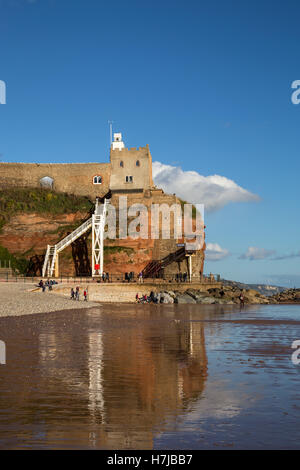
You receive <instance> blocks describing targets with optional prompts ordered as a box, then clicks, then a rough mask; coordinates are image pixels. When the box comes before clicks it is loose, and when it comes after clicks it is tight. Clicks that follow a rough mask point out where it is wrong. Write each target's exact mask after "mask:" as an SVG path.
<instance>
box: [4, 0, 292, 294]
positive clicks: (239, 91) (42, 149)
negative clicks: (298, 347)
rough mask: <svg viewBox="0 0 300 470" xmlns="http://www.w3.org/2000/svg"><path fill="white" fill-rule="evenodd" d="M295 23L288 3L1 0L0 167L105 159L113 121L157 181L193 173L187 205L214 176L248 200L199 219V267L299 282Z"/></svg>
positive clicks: (249, 278)
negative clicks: (207, 251)
mask: <svg viewBox="0 0 300 470" xmlns="http://www.w3.org/2000/svg"><path fill="white" fill-rule="evenodd" d="M299 15H300V4H299V2H297V1H289V0H288V1H285V2H283V1H276V0H275V1H274V0H272V1H267V0H262V1H247V0H243V1H227V0H222V1H221V0H220V1H210V2H202V1H190V0H186V1H176V0H172V1H169V0H163V1H158V0H155V1H148V2H140V1H131V0H128V1H126V2H124V1H111V2H102V1H99V0H97V1H96V0H72V2H70V1H69V0H35V1H34V0H0V80H4V81H5V82H6V85H7V104H6V105H0V153H1V154H2V156H1V158H2V160H3V161H24V162H82V161H99V162H105V161H108V159H109V153H108V148H109V132H108V125H107V121H108V120H109V119H112V120H114V121H115V127H114V129H115V131H121V132H122V133H123V136H124V140H125V143H126V146H129V147H134V146H143V145H145V144H146V143H148V144H149V145H150V149H151V153H152V156H153V160H154V161H156V162H160V163H161V164H163V165H166V166H167V168H165V172H166V173H165V176H166V175H167V171H170V172H172V171H175V170H174V167H175V168H176V171H180V175H181V177H182V178H183V179H182V181H183V182H186V178H187V177H188V176H189V175H187V174H186V172H187V171H194V172H197V174H199V175H200V176H199V185H198V186H197V185H196V186H194V188H193V194H191V197H190V199H193V200H195V198H197V197H198V195H199V196H202V195H203V187H202V186H201V185H202V183H201V181H202V180H201V178H202V177H208V176H212V175H219V176H222V177H225V178H226V180H224V184H225V186H226V185H227V183H228V181H233V182H234V183H235V184H236V185H237V187H239V188H242V189H243V190H246V191H247V192H248V193H247V194H248V196H247V194H246V196H245V197H243V198H240V190H237V189H236V188H233V191H232V202H231V199H230V197H231V196H230V197H228V192H227V195H226V194H225V193H224V204H223V206H222V207H214V205H213V204H212V207H211V210H210V212H209V211H206V225H207V229H206V237H207V243H209V244H210V247H211V255H210V256H208V258H220V259H219V260H217V261H212V260H211V261H210V260H208V261H207V263H206V272H210V271H212V272H215V273H220V274H221V275H222V276H224V277H226V278H229V279H236V280H241V281H246V282H273V283H277V284H284V285H292V286H294V285H298V286H300V270H299V261H300V256H299V251H300V242H299V227H300V222H299V215H298V201H299V157H298V155H299V150H298V149H299V142H298V140H299V139H298V136H299V126H300V105H294V104H292V102H291V94H292V89H291V83H292V82H293V81H294V80H297V79H300V66H299V63H300V61H299V55H300V53H299V43H300V28H299ZM178 167H181V170H182V171H181V170H180V169H178ZM172 168H173V170H172ZM169 174H171V173H169ZM178 174H179V173H178ZM227 180H228V181H227ZM203 181H204V184H205V185H206V186H205V187H207V188H208V190H210V191H213V190H214V186H211V181H210V179H204V180H203ZM228 184H229V185H230V184H231V183H228ZM222 185H223V183H222V184H221V186H220V187H219V190H220V198H222V197H223V193H222V191H223V190H224V187H223V186H224V185H223V186H222ZM182 186H184V185H182ZM185 188H186V189H185V191H187V189H188V184H187V185H186V184H185ZM197 188H198V189H199V193H197V190H198V189H197ZM201 188H202V189H201ZM225 192H226V191H225ZM209 194H211V193H209ZM230 194H231V193H230ZM255 196H258V197H259V200H258V197H255ZM211 198H212V201H213V200H214V194H213V193H212V196H211ZM241 199H242V200H241ZM198 202H199V203H201V202H203V201H201V200H199V201H198ZM204 202H205V203H207V200H205V201H204ZM216 245H218V249H220V250H219V251H218V249H217V250H215V249H216ZM249 247H252V248H251V249H250V250H249ZM218 253H219V255H218ZM257 258H259V259H257ZM276 258H281V259H276Z"/></svg>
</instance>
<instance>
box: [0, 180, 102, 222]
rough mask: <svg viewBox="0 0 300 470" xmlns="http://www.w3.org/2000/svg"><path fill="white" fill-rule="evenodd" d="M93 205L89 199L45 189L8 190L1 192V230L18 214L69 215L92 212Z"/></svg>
mask: <svg viewBox="0 0 300 470" xmlns="http://www.w3.org/2000/svg"><path fill="white" fill-rule="evenodd" d="M92 208H93V204H92V203H91V202H90V200H89V199H88V198H87V197H83V196H74V195H72V194H65V193H56V192H55V191H49V190H45V189H22V188H16V189H6V190H2V191H0V230H1V228H2V227H3V225H4V224H5V223H6V222H7V221H8V220H9V218H10V217H11V216H12V215H13V214H14V213H17V212H24V213H28V212H36V213H40V214H54V215H57V214H68V213H72V212H76V211H80V212H90V210H91V209H92Z"/></svg>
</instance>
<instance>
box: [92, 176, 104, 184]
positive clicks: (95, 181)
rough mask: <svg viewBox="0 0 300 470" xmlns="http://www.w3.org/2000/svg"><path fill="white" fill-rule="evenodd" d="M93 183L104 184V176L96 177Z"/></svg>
mask: <svg viewBox="0 0 300 470" xmlns="http://www.w3.org/2000/svg"><path fill="white" fill-rule="evenodd" d="M93 183H94V184H102V176H99V175H97V176H94V178H93Z"/></svg>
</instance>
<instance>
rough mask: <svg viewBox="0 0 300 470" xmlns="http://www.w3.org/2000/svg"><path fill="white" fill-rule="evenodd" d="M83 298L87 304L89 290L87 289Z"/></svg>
mask: <svg viewBox="0 0 300 470" xmlns="http://www.w3.org/2000/svg"><path fill="white" fill-rule="evenodd" d="M83 296H84V301H85V302H87V296H88V288H86V289H85V290H84V292H83Z"/></svg>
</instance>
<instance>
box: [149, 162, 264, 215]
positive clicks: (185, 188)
mask: <svg viewBox="0 0 300 470" xmlns="http://www.w3.org/2000/svg"><path fill="white" fill-rule="evenodd" d="M153 179H154V182H155V184H156V185H157V186H159V187H161V188H163V189H164V191H165V192H167V193H171V194H173V193H175V194H176V195H177V196H178V197H180V198H181V199H183V200H185V201H188V202H191V203H193V204H204V206H205V210H207V211H213V210H216V209H221V208H222V207H224V206H225V205H226V204H229V203H230V202H251V201H258V200H259V196H257V195H256V194H253V193H251V192H250V191H247V190H246V189H244V188H242V187H241V186H239V185H238V184H236V183H235V182H234V181H233V180H230V179H228V178H226V177H225V176H220V175H211V176H203V175H200V173H197V171H183V170H182V168H180V167H179V166H171V165H164V164H163V163H160V162H153Z"/></svg>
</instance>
